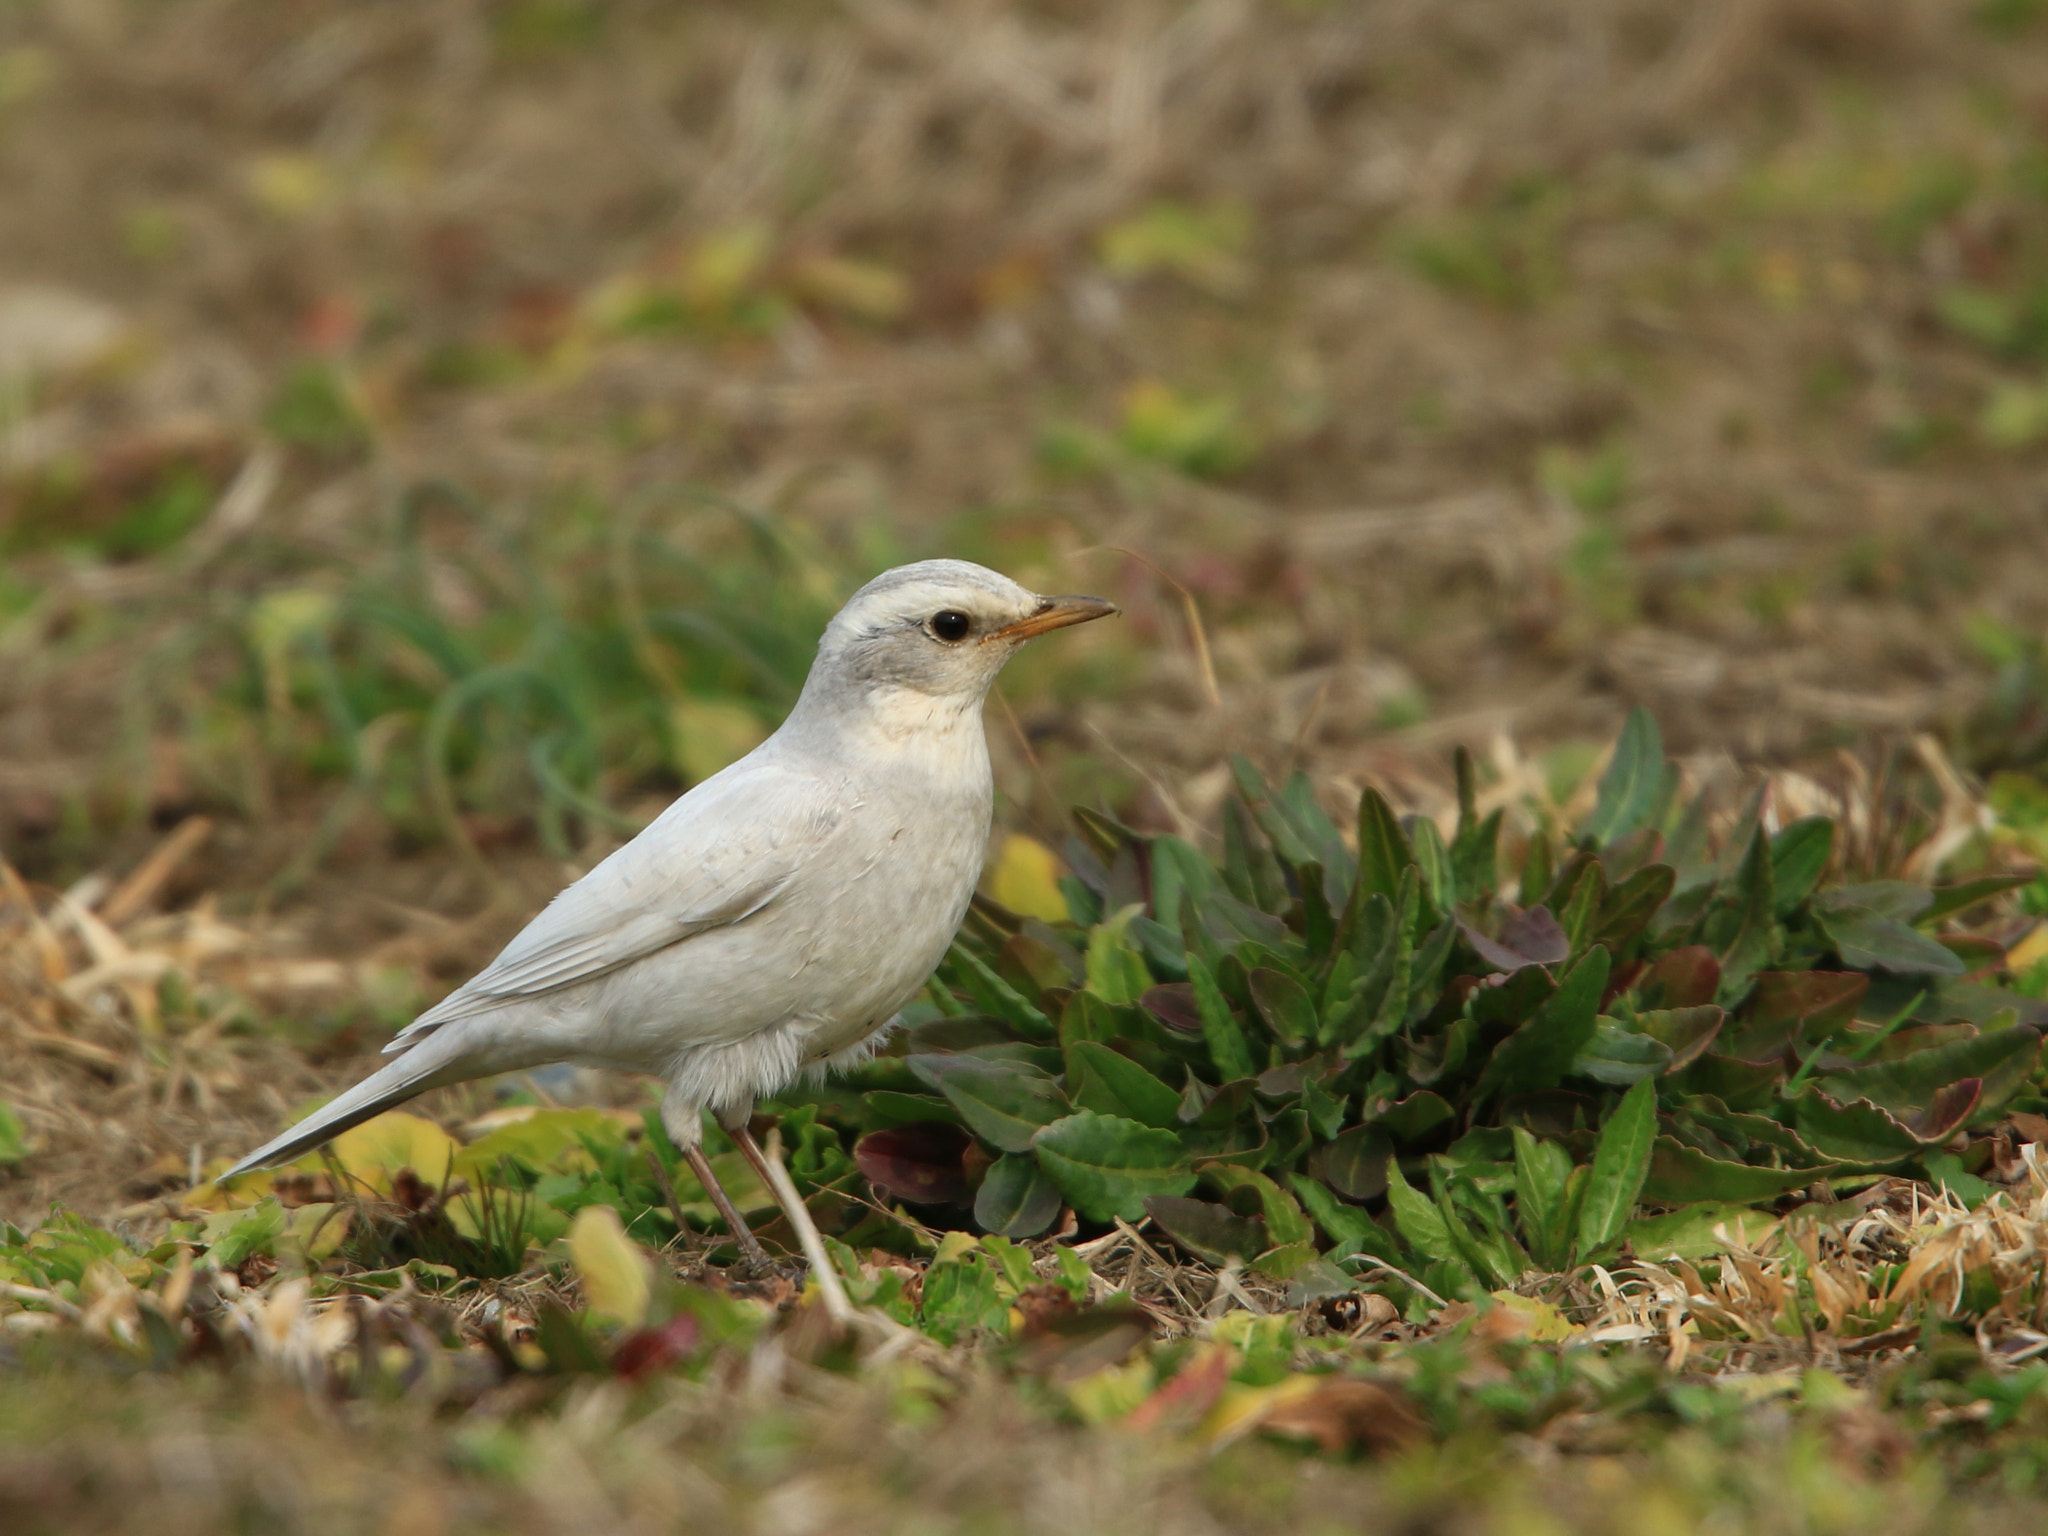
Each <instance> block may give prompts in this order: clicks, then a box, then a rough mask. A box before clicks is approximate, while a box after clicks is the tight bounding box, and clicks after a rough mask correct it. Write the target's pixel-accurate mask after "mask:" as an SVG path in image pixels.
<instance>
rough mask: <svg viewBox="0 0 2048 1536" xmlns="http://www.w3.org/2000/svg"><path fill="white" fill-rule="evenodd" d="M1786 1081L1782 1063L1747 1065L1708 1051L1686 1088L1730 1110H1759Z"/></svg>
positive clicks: (1690, 1072)
mask: <svg viewBox="0 0 2048 1536" xmlns="http://www.w3.org/2000/svg"><path fill="white" fill-rule="evenodd" d="M1784 1080H1785V1063H1784V1061H1783V1060H1782V1059H1780V1060H1777V1061H1743V1060H1741V1059H1739V1058H1738V1057H1734V1056H1723V1055H1721V1054H1720V1053H1719V1052H1717V1051H1708V1052H1706V1053H1705V1054H1704V1055H1702V1056H1701V1057H1700V1058H1699V1060H1697V1061H1695V1062H1694V1063H1693V1064H1692V1065H1691V1066H1690V1067H1688V1068H1686V1079H1685V1086H1686V1088H1687V1089H1689V1090H1690V1091H1691V1092H1693V1093H1710V1094H1712V1095H1713V1096H1714V1097H1715V1098H1717V1099H1719V1100H1720V1101H1721V1102H1722V1103H1724V1104H1726V1105H1727V1106H1728V1107H1729V1108H1730V1109H1758V1108H1761V1107H1762V1106H1763V1105H1765V1104H1769V1103H1772V1102H1774V1101H1775V1100H1776V1099H1777V1097H1778V1085H1779V1084H1780V1083H1782V1082H1783V1081H1784ZM1731 1198H1732V1197H1731Z"/></svg>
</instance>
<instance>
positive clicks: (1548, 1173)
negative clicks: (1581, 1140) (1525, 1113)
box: [1514, 1125, 1572, 1272]
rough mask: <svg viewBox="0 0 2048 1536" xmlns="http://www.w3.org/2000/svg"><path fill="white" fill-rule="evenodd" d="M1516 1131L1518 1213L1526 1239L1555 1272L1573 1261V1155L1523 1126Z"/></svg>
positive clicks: (1517, 1217)
mask: <svg viewBox="0 0 2048 1536" xmlns="http://www.w3.org/2000/svg"><path fill="white" fill-rule="evenodd" d="M1514 1132H1515V1216H1516V1219H1517V1222H1518V1224H1519V1225H1520V1226H1521V1229H1522V1241H1523V1242H1525V1243H1527V1244H1528V1246H1529V1252H1530V1254H1531V1255H1532V1256H1533V1257H1534V1258H1535V1260H1536V1262H1537V1263H1538V1264H1540V1265H1542V1266H1543V1267H1544V1268H1545V1269H1547V1270H1551V1271H1553V1272H1555V1271H1557V1270H1561V1269H1563V1268H1564V1267H1565V1266H1566V1265H1568V1264H1569V1263H1571V1258H1572V1255H1571V1239H1570V1232H1571V1229H1570V1227H1569V1226H1568V1225H1567V1224H1566V1219H1565V1218H1566V1215H1567V1207H1566V1201H1565V1196H1566V1188H1567V1186H1568V1185H1569V1183H1570V1182H1571V1176H1572V1160H1571V1154H1569V1153H1568V1152H1566V1151H1565V1149H1564V1148H1563V1147H1560V1146H1559V1145H1558V1144H1557V1143H1556V1142H1554V1141H1538V1140H1537V1139H1536V1138H1535V1137H1534V1136H1531V1135H1530V1134H1529V1133H1528V1132H1527V1131H1525V1130H1523V1129H1522V1128H1521V1127H1520V1126H1519V1125H1518V1126H1516V1127H1515V1128H1514Z"/></svg>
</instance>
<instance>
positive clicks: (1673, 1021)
mask: <svg viewBox="0 0 2048 1536" xmlns="http://www.w3.org/2000/svg"><path fill="white" fill-rule="evenodd" d="M1726 1018H1727V1015H1726V1014H1725V1013H1724V1012H1722V1010H1721V1009H1719V1008H1717V1007H1715V1006H1714V1005H1713V1004H1712V1003H1708V1004H1706V1005H1704V1006H1703V1007H1694V1008H1652V1009H1650V1010H1649V1011H1648V1012H1646V1013H1639V1014H1637V1015H1636V1028H1637V1029H1639V1030H1641V1031H1642V1032H1643V1033H1644V1034H1646V1035H1648V1036H1650V1037H1651V1038H1652V1039H1656V1040H1661V1041H1663V1042H1664V1044H1665V1045H1667V1046H1669V1047H1670V1049H1671V1064H1670V1065H1669V1066H1667V1067H1666V1068H1664V1070H1665V1071H1666V1072H1676V1071H1679V1070H1680V1069H1681V1068H1684V1067H1688V1066H1691V1065H1692V1063H1693V1062H1695V1061H1697V1060H1698V1059H1699V1058H1700V1056H1701V1055H1702V1054H1703V1053H1704V1052H1705V1051H1706V1049H1707V1047H1708V1046H1710V1045H1712V1044H1713V1043H1714V1040H1715V1037H1716V1036H1718V1035H1719V1034H1720V1032H1721V1025H1722V1022H1723V1021H1724V1020H1725V1019H1726Z"/></svg>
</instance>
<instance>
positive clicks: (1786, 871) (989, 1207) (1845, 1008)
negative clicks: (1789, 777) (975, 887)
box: [825, 711, 2040, 1293]
mask: <svg viewBox="0 0 2048 1536" xmlns="http://www.w3.org/2000/svg"><path fill="white" fill-rule="evenodd" d="M1459 782H1460V804H1461V812H1460V815H1459V819H1458V822H1457V825H1456V828H1455V830H1454V832H1453V834H1452V835H1451V836H1450V837H1449V838H1448V839H1446V838H1444V837H1443V836H1442V835H1441V834H1440V833H1439V832H1438V829H1437V828H1436V826H1435V824H1434V823H1432V822H1430V821H1428V820H1426V819H1419V818H1410V819H1408V820H1407V821H1405V822H1404V821H1402V820H1401V819H1400V818H1397V817H1396V816H1395V814H1394V812H1393V811H1392V809H1391V808H1390V807H1389V805H1388V804H1387V802H1386V801H1385V800H1384V799H1383V798H1382V797H1381V796H1380V795H1379V794H1378V792H1377V791H1372V790H1368V791H1367V792H1366V793H1365V795H1364V796H1363V798H1362V799H1361V801H1360V804H1359V808H1358V819H1357V831H1356V837H1355V841H1354V840H1352V839H1347V838H1346V837H1345V836H1344V835H1343V834H1342V833H1341V832H1340V831H1339V829H1338V827H1337V826H1336V825H1335V824H1334V823H1333V822H1332V821H1331V820H1330V819H1329V818H1328V817H1327V816H1326V815H1325V813H1324V812H1323V810H1322V809H1321V807H1320V806H1319V804H1318V803H1317V800H1316V798H1315V796H1314V794H1313V793H1312V791H1311V788H1310V786H1309V783H1308V781H1307V780H1306V779H1305V778H1304V777H1302V776H1300V775H1297V776H1295V777H1294V778H1293V779H1292V780H1290V781H1289V782H1288V783H1286V784H1285V785H1283V786H1280V787H1277V788H1276V787H1274V786H1271V785H1269V784H1266V783H1264V782H1263V781H1261V780H1260V779H1259V777H1258V776H1257V775H1256V774H1255V773H1253V772H1252V771H1251V770H1250V769H1249V768H1248V767H1247V766H1245V765H1243V764H1239V765H1238V773H1237V789H1238V794H1237V796H1236V797H1235V798H1233V799H1232V800H1231V801H1230V802H1229V803H1228V804H1227V806H1226V807H1225V812H1224V824H1223V854H1222V858H1221V860H1220V862H1219V861H1213V860H1211V859H1209V858H1207V857H1205V856H1204V855H1202V854H1201V853H1200V852H1199V851H1197V850H1196V849H1195V848H1194V847H1193V846H1192V845H1191V844H1189V843H1187V842H1186V841H1184V840H1182V839H1180V838H1178V837H1174V836H1149V835H1144V834H1140V833H1137V832H1134V831H1132V830H1130V829H1128V828H1125V827H1122V826H1119V825H1117V824H1116V823H1114V822H1112V821H1111V820H1109V819H1108V818H1106V817H1103V816H1099V815H1095V814H1092V813H1082V814H1081V815H1080V817H1079V821H1080V825H1081V829H1082V835H1081V836H1080V837H1079V838H1077V839H1075V840H1074V841H1073V842H1072V843H1071V844H1070V846H1069V849H1068V863H1069V866H1070V868H1071V873H1070V874H1069V875H1067V876H1066V877H1065V878H1064V879H1063V881H1062V890H1063V893H1064V896H1065V901H1066V905H1067V907H1068V911H1069V919H1068V921H1066V922H1059V923H1046V922H1044V921H1042V920H1040V919H1037V918H1025V917H1020V916H1018V915H1016V914H1014V913H1011V912H1009V911H1008V910H1006V909H1003V908H1000V907H997V906H995V905H994V904H993V903H983V904H980V905H978V906H977V908H976V911H975V915H974V917H973V919H972V920H971V921H970V925H969V928H968V931H967V933H966V934H965V935H964V936H963V938H962V940H961V942H960V943H959V944H958V945H957V946H956V947H955V949H954V951H953V953H952V955H951V956H950V957H949V959H948V961H947V962H946V965H945V966H944V968H943V969H942V971H941V973H940V977H939V982H938V985H937V986H935V988H934V989H933V996H934V998H935V1000H936V1004H937V1008H936V1010H935V1011H934V1012H933V1014H932V1016H930V1017H928V1018H926V1019H924V1020H923V1021H922V1022H921V1023H919V1024H917V1025H915V1026H914V1027H913V1028H912V1030H911V1031H910V1035H909V1042H908V1049H907V1051H906V1053H905V1054H903V1055H902V1056H900V1057H888V1058H884V1059H882V1060H880V1061H878V1062H876V1063H874V1064H872V1065H871V1066H870V1067H869V1068H867V1069H866V1071H867V1074H868V1075H867V1077H866V1079H865V1081H864V1086H865V1087H866V1088H867V1090H868V1091H867V1092H866V1093H865V1094H864V1095H860V1096H858V1097H842V1098H835V1099H832V1100H831V1101H830V1103H829V1104H828V1105H826V1106H825V1107H826V1111H827V1113H828V1115H829V1116H831V1117H833V1118H834V1120H835V1123H839V1124H849V1123H850V1126H851V1128H853V1129H859V1130H863V1131H865V1132H866V1134H865V1135H864V1136H863V1137H862V1139H861V1141H860V1143H859V1144H858V1145H857V1146H856V1148H855V1152H854V1155H855V1158H856V1160H857V1161H858V1162H859V1163H860V1165H861V1167H862V1169H863V1171H864V1172H866V1173H867V1174H868V1176H869V1178H870V1179H871V1180H872V1181H873V1182H874V1183H875V1184H876V1185H877V1187H878V1188H881V1189H882V1190H884V1192H886V1193H889V1194H892V1195H895V1196H896V1197H898V1198H902V1199H907V1200H911V1201H913V1202H924V1203H926V1204H930V1205H939V1204H945V1203H952V1204H954V1205H956V1206H958V1205H967V1204H970V1203H971V1205H972V1209H973V1214H974V1218H975V1220H976V1222H977V1223H978V1224H979V1225H980V1226H981V1227H982V1228H984V1229H985V1230H989V1231H993V1232H999V1233H1002V1234H1004V1235H1007V1236H1010V1237H1013V1238H1018V1237H1027V1236H1034V1235H1037V1234H1039V1233H1041V1232H1044V1231H1045V1230H1047V1229H1048V1228H1049V1227H1050V1226H1051V1225H1052V1223H1053V1221H1054V1220H1055V1218H1056V1217H1057V1215H1058V1213H1059V1211H1060V1209H1061V1208H1062V1206H1066V1207H1071V1208H1072V1210H1073V1211H1074V1212H1075V1214H1076V1215H1077V1216H1078V1217H1079V1218H1080V1219H1081V1220H1082V1221H1084V1222H1090V1223H1109V1222H1113V1221H1117V1220H1126V1221H1131V1220H1137V1219H1139V1218H1140V1217H1143V1216H1147V1215H1149V1216H1151V1217H1152V1218H1153V1220H1154V1221H1155V1222H1157V1223H1158V1225H1159V1226H1161V1227H1163V1228H1165V1229H1166V1231H1168V1232H1169V1233H1171V1234H1172V1235H1173V1236H1174V1237H1175V1238H1176V1239H1177V1240H1178V1241H1180V1242H1181V1243H1182V1244H1183V1245H1184V1246H1185V1247H1187V1248H1189V1249H1191V1250H1192V1251H1194V1252H1196V1253H1198V1254H1202V1255H1204V1256H1207V1257H1209V1258H1211V1259H1214V1260H1217V1261H1221V1260H1223V1259H1226V1258H1229V1257H1237V1258H1240V1259H1243V1260H1244V1261H1246V1262H1247V1263H1249V1264H1251V1265H1253V1266H1254V1267H1256V1268H1259V1269H1261V1270H1264V1271H1266V1272H1268V1273H1272V1274H1276V1275H1280V1276H1283V1277H1293V1278H1296V1279H1298V1280H1301V1281H1303V1282H1304V1283H1335V1282H1336V1281H1337V1280H1338V1279H1339V1278H1341V1276H1339V1275H1333V1273H1332V1271H1331V1269H1330V1268H1329V1266H1331V1265H1334V1264H1344V1263H1349V1264H1351V1265H1352V1266H1354V1267H1358V1266H1364V1267H1365V1268H1367V1269H1368V1270H1369V1271H1375V1270H1376V1271H1379V1272H1383V1271H1384V1270H1386V1269H1390V1268H1391V1269H1396V1270H1400V1271H1402V1272H1404V1273H1406V1274H1407V1275H1408V1276H1409V1278H1410V1279H1411V1281H1415V1282H1419V1283H1420V1285H1421V1286H1424V1287H1427V1288H1429V1289H1430V1290H1433V1291H1438V1292H1444V1291H1451V1292H1462V1293H1469V1292H1472V1291H1474V1290H1478V1289H1492V1288H1498V1287H1502V1286H1506V1285H1509V1284H1511V1283H1513V1282H1514V1281H1515V1279H1516V1278H1517V1277H1518V1276H1519V1275H1520V1274H1522V1273H1523V1272H1524V1271H1526V1270H1528V1269H1531V1268H1540V1269H1544V1270H1556V1269H1559V1268H1564V1267H1568V1266H1570V1265H1572V1264H1574V1263H1578V1262H1583V1261H1585V1260H1588V1259H1592V1258H1595V1257H1598V1256H1600V1255H1601V1254H1603V1253H1609V1252H1612V1251H1613V1250H1614V1248H1615V1246H1616V1245H1617V1244H1618V1243H1620V1242H1621V1241H1623V1240H1625V1239H1626V1238H1627V1237H1628V1235H1629V1233H1630V1230H1631V1226H1630V1224H1631V1220H1632V1218H1633V1216H1634V1214H1635V1210H1636V1207H1637V1204H1638V1201H1639V1200H1642V1201H1648V1202H1650V1203H1652V1204H1655V1205H1658V1206H1666V1207H1683V1206H1687V1205H1690V1204H1693V1203H1695V1202H1722V1203H1733V1204H1738V1205H1739V1204H1749V1203H1758V1202H1768V1201H1772V1200H1774V1199H1776V1198H1778V1197H1780V1196H1784V1195H1787V1194H1791V1193H1796V1192H1800V1191H1804V1190H1806V1189H1807V1188H1808V1187H1809V1186H1812V1185H1815V1184H1817V1183H1818V1184H1825V1183H1827V1182H1828V1181H1830V1180H1835V1179H1847V1178H1849V1177H1851V1176H1861V1175H1869V1174H1874V1173H1876V1172H1879V1171H1884V1170H1919V1171H1923V1172H1925V1171H1929V1170H1931V1169H1933V1168H1934V1167H1935V1162H1936V1160H1938V1158H1939V1156H1940V1154H1941V1151H1942V1149H1943V1148H1944V1147H1946V1146H1947V1145H1948V1144H1949V1143H1950V1142H1951V1141H1952V1140H1953V1138H1954V1137H1955V1136H1956V1134H1957V1133H1958V1132H1959V1131H1962V1130H1965V1129H1967V1128H1969V1127H1971V1126H1974V1125H1981V1124H1984V1123H1987V1122H1988V1121H1990V1120H1991V1119H1993V1118H1995V1117H1996V1116H1998V1115H1999V1114H2000V1113H2001V1112H2002V1111H2003V1110H2004V1108H2006V1107H2007V1106H2009V1105H2011V1104H2013V1103H2014V1102H2015V1101H2016V1100H2017V1099H2018V1098H2019V1097H2020V1096H2021V1095H2022V1094H2028V1095H2036V1096H2037V1095H2038V1089H2037V1088H2036V1087H2032V1086H2030V1084H2031V1083H2032V1081H2033V1073H2034V1071H2035V1067H2036V1064H2037V1060H2038V1057H2039V1049H2040V1034H2039V1030H2038V1028H2037V1027H2036V1026H2035V1025H2034V1024H2033V1023H2026V1022H2021V1010H2022V1009H2026V1010H2028V1017H2029V1018H2032V1017H2034V1016H2035V1014H2034V1012H2033V1010H2032V1006H2031V1005H2030V1004H2028V1003H2027V1002H2026V1000H2025V999H2022V998H2020V997H2018V996H2017V995H2015V994H2011V993H2006V992H2002V991H2000V990H1998V989H1997V988H1995V987H1992V986H1989V985H1985V984H1983V983H1982V982H1981V981H1980V980H1978V979H1976V978H1977V977H1978V976H1979V975H1981V974H1982V973H1984V972H1986V971H1988V970H1989V969H1991V968H1993V967H1995V966H1996V965H1997V964H1998V963H1999V962H2000V961H2001V959H2002V951H2000V950H1999V949H1998V947H1997V946H1996V945H1995V944H1993V943H1991V942H1990V941H1988V940H1985V939H1982V938H1977V937H1971V936H1962V935H1950V934H1944V933H1943V932H1942V931H1941V929H1942V925H1943V923H1944V921H1945V920H1946V919H1948V918H1949V917H1951V916H1952V915H1954V914H1956V913H1959V912H1961V911H1963V910H1964V909H1965V908H1967V907H1970V906H1972V905H1974V904H1976V903H1978V902H1981V901H1983V900H1985V899H1987V898H1988V897H1991V896H1993V895H1996V894H1998V893H2000V892H2002V891H2005V890H2008V889H2010V888H2012V887H2014V886H2017V885H2019V884H2022V883H2023V882H2024V877H2022V876H1993V877H1987V878H1984V879H1980V880H1976V881H1971V882H1968V883H1965V884H1961V885H1954V886H1946V887H1937V888H1928V887H1925V886H1920V885H1914V884H1910V883H1908V882H1905V881H1900V880H1876V881H1867V882H1863V883H1859V884H1848V885H1843V884H1832V883H1829V882H1828V881H1827V880H1826V879H1825V878H1824V877H1825V876H1826V874H1827V871H1828V870H1829V867H1830V863H1831V857H1832V852H1833V845H1834V836H1835V829H1834V827H1833V825H1832V823H1831V822H1829V821H1828V820H1826V819H1823V818H1818V817H1812V818H1804V819H1801V820H1797V821H1794V822H1792V823H1790V824H1789V825H1787V826H1784V827H1782V828H1780V829H1779V830H1777V831H1776V832H1775V833H1773V832H1771V831H1769V830H1767V829H1766V827H1765V825H1764V822H1763V816H1762V812H1763V807H1762V803H1761V799H1760V798H1758V799H1755V800H1752V801H1751V802H1750V803H1749V805H1748V806H1747V807H1746V809H1744V811H1743V812H1742V814H1741V816H1740V817H1739V819H1738V820H1737V823H1736V825H1735V827H1734V829H1733V831H1732V832H1731V833H1730V834H1729V835H1728V836H1727V837H1725V838H1724V839H1722V840H1720V843H1719V846H1717V847H1710V846H1709V839H1708V836H1707V830H1708V825H1709V823H1708V816H1707V807H1706V806H1705V804H1704V803H1703V802H1694V803H1692V804H1687V805H1681V804H1679V803H1678V802H1677V796H1676V793H1675V791H1676V786H1677V773H1676V770H1675V769H1674V768H1673V767H1672V766H1671V765H1669V764H1668V763H1667V762H1666V760H1665V758H1664V754H1663V750H1662V746H1661V742H1660V739H1659V736H1658V732H1657V729H1656V726H1655V724H1654V723H1653V722H1652V720H1651V719H1650V717H1649V716H1648V715H1647V714H1645V713H1643V712H1641V711H1638V712H1637V713H1635V714H1634V715H1632V716H1631V717H1630V719H1629V721H1628V723H1627V725H1626V726H1625V728H1624V730H1623V731H1622V734H1621V737H1620V740H1619V741H1618V742H1617V744H1616V747H1615V750H1614V753H1613V756H1612V759H1611V761H1610V763H1609V765H1608V767H1607V769H1606V771H1605V774H1604V776H1603V777H1602V779H1601V781H1600V784H1599V790H1598V797H1597V800H1596V802H1595V805H1594V807H1593V810H1592V812H1591V814H1590V815H1589V816H1588V817H1587V819H1586V820H1585V822H1584V823H1583V825H1581V826H1579V827H1578V828H1577V829H1576V830H1575V831H1573V832H1572V833H1571V834H1570V835H1569V836H1563V835H1556V834H1539V835H1537V836H1536V837H1534V838H1533V839H1532V840H1531V841H1530V843H1529V845H1528V848H1527V850H1526V852H1525V853H1524V855H1523V857H1522V862H1521V868H1520V871H1519V874H1518V876H1516V877H1515V878H1514V879H1513V881H1512V883H1510V882H1509V881H1508V880H1504V879H1503V878H1502V875H1501V872H1500V868H1499V865H1500V861H1501V854H1500V846H1499V844H1500V830H1501V822H1502V814H1501V812H1499V811H1495V812H1493V813H1492V814H1490V815H1487V816H1484V817H1482V816H1480V815H1479V814H1478V813H1477V810H1476V806H1475V800H1476V794H1475V784H1474V776H1473V770H1472V766H1471V764H1470V762H1469V761H1468V760H1466V759H1463V758H1461V759H1460V762H1459ZM2029 1102H2031V1099H2030V1100H2029Z"/></svg>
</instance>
